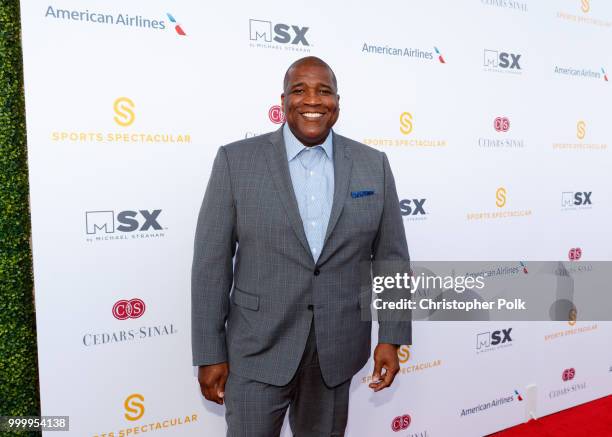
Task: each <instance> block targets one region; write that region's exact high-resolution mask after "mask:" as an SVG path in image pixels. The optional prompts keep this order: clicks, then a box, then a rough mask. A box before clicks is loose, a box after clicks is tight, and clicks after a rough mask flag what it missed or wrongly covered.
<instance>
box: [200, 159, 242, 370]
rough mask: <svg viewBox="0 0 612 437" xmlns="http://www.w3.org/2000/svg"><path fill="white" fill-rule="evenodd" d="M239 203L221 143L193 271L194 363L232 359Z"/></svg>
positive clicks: (201, 213)
mask: <svg viewBox="0 0 612 437" xmlns="http://www.w3.org/2000/svg"><path fill="white" fill-rule="evenodd" d="M236 241H237V239H236V208H235V204H234V196H233V192H232V186H231V179H230V169H229V164H228V159H227V152H226V151H225V149H224V148H223V147H220V148H219V151H218V152H217V156H216V158H215V161H214V164H213V168H212V172H211V175H210V179H209V180H208V185H207V187H206V193H205V194H204V200H203V202H202V207H201V209H200V213H199V216H198V222H197V228H196V233H195V243H194V255H193V266H192V271H191V342H192V353H193V365H194V366H202V365H209V364H217V363H221V362H224V361H227V346H226V343H225V321H226V319H227V315H228V311H229V293H230V289H231V286H232V282H233V262H232V260H233V257H234V254H235V251H236Z"/></svg>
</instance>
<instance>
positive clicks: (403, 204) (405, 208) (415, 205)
mask: <svg viewBox="0 0 612 437" xmlns="http://www.w3.org/2000/svg"><path fill="white" fill-rule="evenodd" d="M425 200H427V199H402V200H400V210H401V211H402V215H403V216H407V215H419V214H427V213H426V212H425V209H424V208H423V204H424V203H425Z"/></svg>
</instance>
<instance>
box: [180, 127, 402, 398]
mask: <svg viewBox="0 0 612 437" xmlns="http://www.w3.org/2000/svg"><path fill="white" fill-rule="evenodd" d="M333 143H334V186H335V189H334V198H333V204H332V210H331V215H330V219H329V224H328V227H327V232H326V236H325V243H324V246H323V249H322V251H321V255H320V257H319V260H318V262H317V263H316V264H315V262H314V260H313V257H312V255H311V252H310V248H309V246H308V242H307V240H306V235H305V232H304V228H303V225H302V220H301V217H300V214H299V211H298V205H297V201H296V198H295V194H294V191H293V185H292V182H291V176H290V173H289V166H288V162H287V153H286V150H285V145H284V141H283V135H282V128H281V129H279V130H277V131H275V132H272V133H268V134H265V135H261V136H258V137H255V138H249V139H246V140H242V141H238V142H235V143H232V144H229V145H227V146H223V147H220V148H219V151H218V153H217V156H216V158H215V161H214V164H213V168H212V173H211V175H210V179H209V181H208V186H207V188H206V194H205V196H204V201H203V203H202V207H201V210H200V214H199V217H198V223H197V229H196V235H195V251H194V258H193V268H192V292H191V304H192V306H191V314H192V351H193V364H194V365H195V366H201V365H207V364H215V363H220V362H224V361H228V362H229V366H230V369H231V371H232V372H235V373H236V374H238V375H241V376H243V377H247V378H251V379H254V380H257V381H261V382H265V383H268V384H273V385H285V384H287V383H288V382H289V381H290V380H291V378H292V377H293V375H294V373H295V371H296V369H297V367H298V364H299V362H300V359H301V356H302V353H303V351H304V347H305V344H306V340H307V337H308V333H309V330H310V324H311V322H312V320H314V324H315V333H316V342H317V351H318V355H319V364H320V367H321V371H322V374H323V378H324V380H325V382H326V384H327V385H329V386H335V385H337V384H340V383H342V382H344V381H346V380H347V379H349V378H351V377H352V376H353V375H354V374H355V373H356V372H357V371H359V369H361V367H363V365H364V364H365V363H366V361H367V359H368V358H369V356H370V345H371V322H370V321H362V317H361V314H362V311H361V310H360V308H361V307H369V300H370V292H367V293H365V295H364V293H363V292H361V293H360V286H359V281H360V278H359V276H360V274H359V273H360V268H363V264H364V263H366V264H367V263H369V262H371V261H372V260H399V261H406V262H407V261H408V248H407V245H406V236H405V233H404V226H403V221H402V217H401V213H400V209H399V201H398V197H397V193H396V189H395V182H394V179H393V175H392V173H391V169H390V167H389V162H388V160H387V157H386V155H385V154H384V153H381V152H379V151H377V150H375V149H373V148H370V147H368V146H365V145H363V144H360V143H358V142H355V141H352V140H350V139H348V138H345V137H343V136H340V135H337V134H335V133H334V134H333ZM364 190H370V191H374V194H373V195H369V196H363V197H353V196H351V192H356V191H364ZM230 290H231V295H230ZM360 294H361V296H360ZM313 313H314V318H313ZM411 335H412V330H411V324H410V321H408V322H406V321H403V322H402V321H395V322H394V321H386V322H382V321H381V322H379V335H378V341H379V342H380V343H393V344H411Z"/></svg>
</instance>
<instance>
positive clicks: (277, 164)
mask: <svg viewBox="0 0 612 437" xmlns="http://www.w3.org/2000/svg"><path fill="white" fill-rule="evenodd" d="M270 142H271V143H272V147H266V148H265V151H266V157H267V160H268V165H269V167H270V174H271V175H272V180H273V181H274V184H275V185H276V188H277V189H278V193H279V194H280V198H281V202H282V203H283V207H284V208H285V211H286V212H287V217H288V218H289V223H291V227H292V228H293V230H294V231H295V235H296V236H297V237H298V240H300V243H302V246H303V247H304V249H305V250H306V252H308V256H309V257H310V259H311V260H312V262H313V264H314V258H313V257H312V252H311V251H310V246H309V245H308V240H307V239H306V233H305V232H304V224H303V222H302V218H301V217H300V210H299V208H298V204H297V199H296V198H295V192H294V190H293V182H292V181H291V174H290V173H289V162H288V161H287V149H286V148H285V140H284V139H283V128H282V127H281V128H280V129H278V130H277V131H276V132H273V133H272V135H271V136H270Z"/></svg>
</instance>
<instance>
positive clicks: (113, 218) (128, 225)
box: [85, 209, 167, 241]
mask: <svg viewBox="0 0 612 437" xmlns="http://www.w3.org/2000/svg"><path fill="white" fill-rule="evenodd" d="M161 213H162V210H161V209H153V210H148V209H140V210H126V211H119V212H117V211H114V210H100V211H86V212H85V231H86V234H87V240H88V241H99V240H125V239H128V238H130V239H133V238H152V237H154V238H159V237H163V236H164V231H165V230H166V229H167V228H163V227H162V226H161V224H160V222H159V216H160V215H161Z"/></svg>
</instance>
